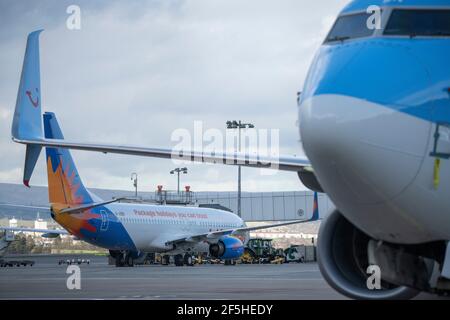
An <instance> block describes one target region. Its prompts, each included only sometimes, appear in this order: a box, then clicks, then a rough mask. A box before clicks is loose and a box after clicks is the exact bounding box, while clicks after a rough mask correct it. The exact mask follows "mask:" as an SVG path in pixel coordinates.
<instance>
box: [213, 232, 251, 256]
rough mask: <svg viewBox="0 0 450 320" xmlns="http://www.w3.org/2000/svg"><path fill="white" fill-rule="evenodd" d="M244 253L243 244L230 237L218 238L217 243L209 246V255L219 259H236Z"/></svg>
mask: <svg viewBox="0 0 450 320" xmlns="http://www.w3.org/2000/svg"><path fill="white" fill-rule="evenodd" d="M243 253H244V244H243V243H242V241H241V240H239V239H238V238H235V237H231V236H225V237H222V238H220V240H219V241H218V242H217V243H212V244H210V245H209V254H210V255H211V256H212V257H214V258H219V259H238V258H240V256H242V254H243Z"/></svg>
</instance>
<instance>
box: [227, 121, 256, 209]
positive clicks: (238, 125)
mask: <svg viewBox="0 0 450 320" xmlns="http://www.w3.org/2000/svg"><path fill="white" fill-rule="evenodd" d="M226 125H227V129H238V150H239V153H240V152H241V129H246V128H249V129H253V128H254V127H255V126H254V125H253V124H251V123H242V122H241V120H239V121H236V120H232V121H227V122H226ZM237 214H238V216H239V217H241V166H240V165H238V207H237Z"/></svg>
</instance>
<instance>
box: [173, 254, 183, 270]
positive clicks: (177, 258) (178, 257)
mask: <svg viewBox="0 0 450 320" xmlns="http://www.w3.org/2000/svg"><path fill="white" fill-rule="evenodd" d="M174 260H175V265H176V266H177V267H182V266H183V256H182V255H181V254H177V255H176V256H175V257H174Z"/></svg>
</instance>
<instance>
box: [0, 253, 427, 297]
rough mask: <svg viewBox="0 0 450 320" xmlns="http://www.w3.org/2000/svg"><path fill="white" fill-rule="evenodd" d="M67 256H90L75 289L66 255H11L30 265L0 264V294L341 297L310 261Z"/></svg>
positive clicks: (35, 295)
mask: <svg viewBox="0 0 450 320" xmlns="http://www.w3.org/2000/svg"><path fill="white" fill-rule="evenodd" d="M72 257H75V258H77V257H82V258H89V259H90V262H91V263H90V264H89V265H86V264H83V265H81V266H80V269H81V289H80V290H69V289H67V285H66V282H67V278H68V276H69V275H68V274H66V270H67V265H58V260H60V259H61V258H67V257H61V256H28V257H20V258H18V257H14V258H9V259H16V260H17V259H30V260H34V261H35V265H34V266H33V267H8V268H0V289H1V290H0V299H236V300H245V299H256V300H259V299H270V300H273V299H321V300H328V299H345V297H344V296H342V295H340V294H339V293H337V292H336V291H334V290H333V289H332V288H331V287H330V286H329V285H328V284H327V283H326V282H325V280H324V279H323V277H322V276H321V274H320V272H319V269H318V266H317V264H316V263H305V264H299V263H291V264H281V265H271V264H261V265H236V266H225V265H197V266H193V267H187V266H185V267H175V266H161V265H146V266H136V267H133V268H116V267H115V266H111V265H108V264H107V258H106V257H98V256H97V257H96V256H89V257H86V256H71V257H70V258H72ZM419 298H420V299H430V298H431V299H433V298H434V297H433V296H431V295H427V294H422V295H420V296H419Z"/></svg>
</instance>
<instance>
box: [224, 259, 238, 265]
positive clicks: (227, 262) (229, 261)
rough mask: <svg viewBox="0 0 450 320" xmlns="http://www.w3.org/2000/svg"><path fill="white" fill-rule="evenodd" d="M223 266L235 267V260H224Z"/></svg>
mask: <svg viewBox="0 0 450 320" xmlns="http://www.w3.org/2000/svg"><path fill="white" fill-rule="evenodd" d="M225 265H226V266H234V265H236V260H230V259H226V260H225Z"/></svg>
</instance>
